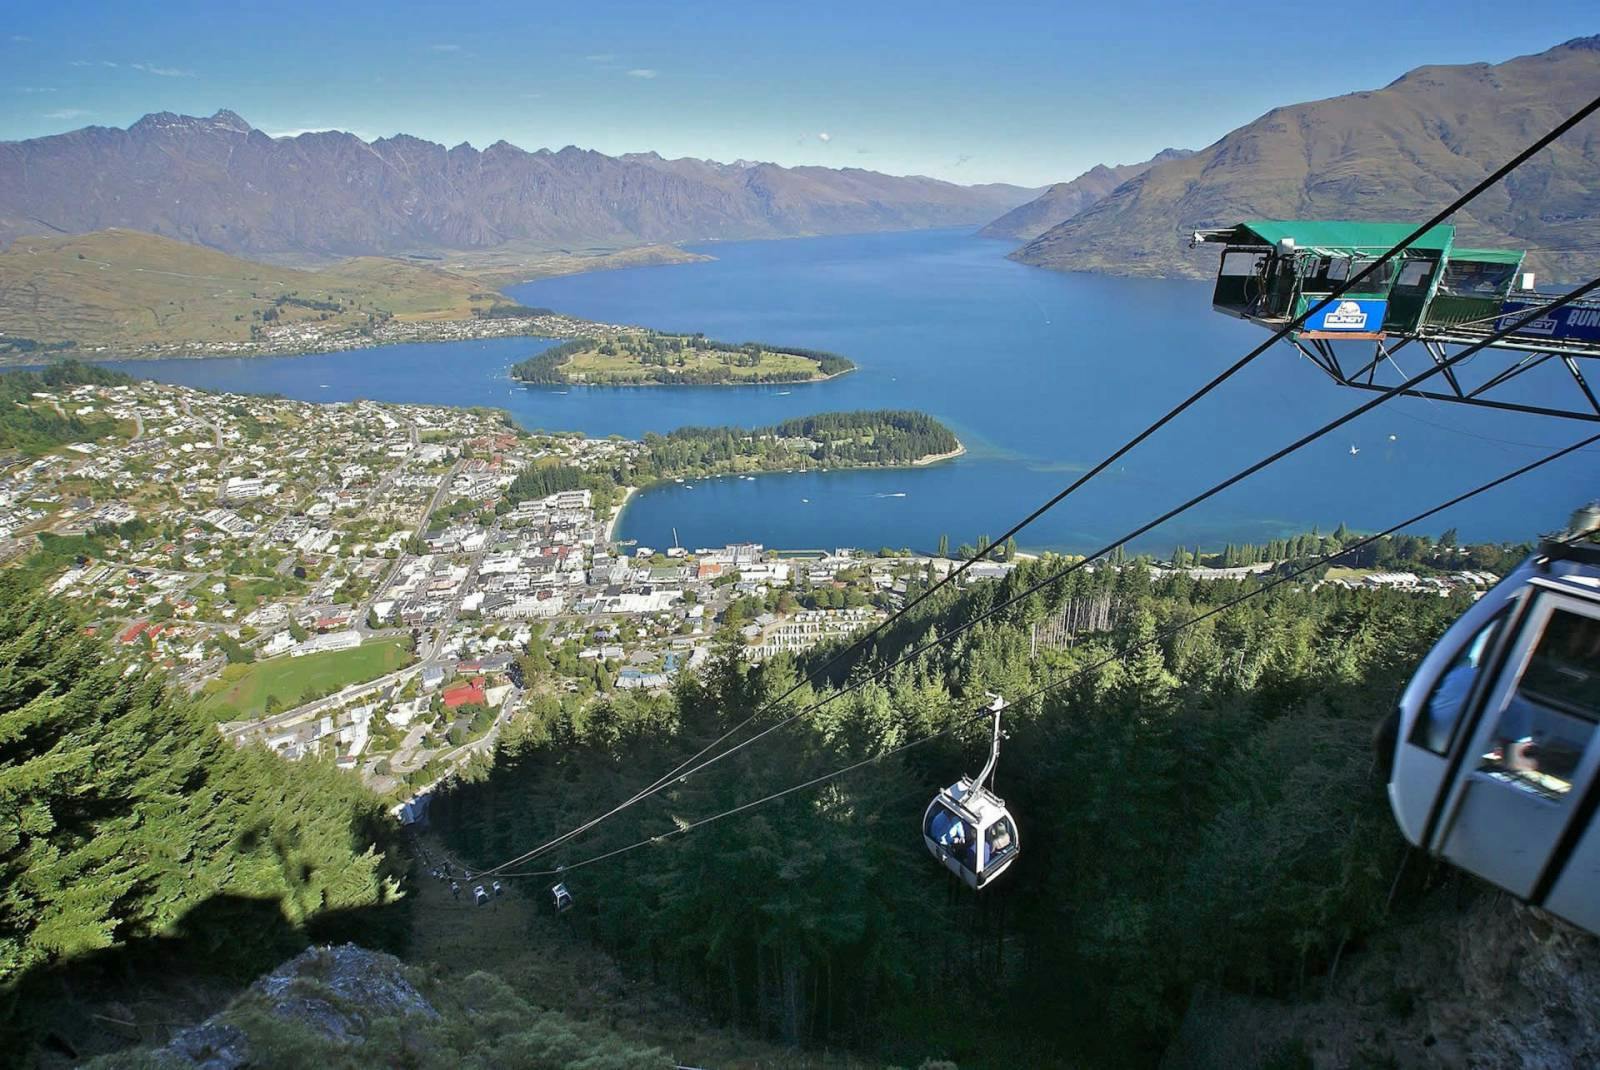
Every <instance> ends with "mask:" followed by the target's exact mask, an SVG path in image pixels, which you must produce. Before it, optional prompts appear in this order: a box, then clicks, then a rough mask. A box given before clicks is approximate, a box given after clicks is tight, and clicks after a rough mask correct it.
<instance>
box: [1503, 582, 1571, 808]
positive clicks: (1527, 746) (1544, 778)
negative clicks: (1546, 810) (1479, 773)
mask: <svg viewBox="0 0 1600 1070" xmlns="http://www.w3.org/2000/svg"><path fill="white" fill-rule="evenodd" d="M1597 718H1600V620H1596V619H1594V618H1592V617H1586V616H1582V615H1580V614H1577V613H1570V612H1567V611H1565V610H1561V609H1557V610H1555V611H1554V612H1552V613H1551V615H1550V619H1549V622H1548V623H1547V624H1546V626H1545V630H1544V634H1543V635H1542V636H1540V637H1539V643H1538V646H1537V647H1536V648H1535V649H1534V651H1533V654H1532V655H1531V656H1530V657H1529V659H1528V664H1527V668H1526V669H1525V670H1524V671H1523V673H1522V678H1521V679H1520V680H1519V681H1518V682H1517V686H1516V688H1515V690H1514V691H1513V692H1512V693H1511V697H1510V699H1509V700H1508V701H1507V703H1506V707H1505V709H1504V710H1503V711H1502V712H1501V715H1500V721H1499V725H1498V727H1497V728H1496V730H1495V733H1494V740H1493V742H1494V746H1493V747H1492V749H1491V750H1490V751H1489V752H1488V753H1487V754H1485V755H1484V757H1483V763H1482V765H1481V766H1480V768H1482V769H1484V770H1485V771H1492V772H1494V773H1495V774H1497V776H1498V777H1499V778H1501V779H1506V780H1511V781H1514V782H1516V783H1518V784H1520V785H1521V786H1524V787H1527V788H1529V789H1531V790H1534V791H1536V792H1538V793H1540V794H1543V795H1546V796H1550V797H1561V796H1565V795H1566V794H1567V793H1568V792H1569V791H1570V790H1571V788H1572V777H1573V774H1574V773H1575V772H1576V771H1577V768H1578V763H1579V762H1580V761H1581V760H1582V758H1583V754H1584V751H1585V750H1586V749H1587V748H1588V746H1589V742H1590V739H1591V738H1592V737H1593V735H1594V729H1595V721H1596V719H1597Z"/></svg>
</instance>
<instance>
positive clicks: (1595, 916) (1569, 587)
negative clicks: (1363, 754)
mask: <svg viewBox="0 0 1600 1070" xmlns="http://www.w3.org/2000/svg"><path fill="white" fill-rule="evenodd" d="M1597 722H1600V545H1596V544H1594V543H1593V542H1587V543H1582V544H1579V545H1568V544H1566V543H1561V542H1546V543H1544V544H1542V545H1541V547H1540V550H1539V552H1538V553H1536V554H1534V555H1533V556H1532V557H1531V558H1529V559H1528V560H1527V561H1526V562H1524V563H1523V564H1522V565H1521V566H1519V567H1518V568H1517V569H1516V570H1515V571H1513V572H1512V573H1511V574H1510V575H1508V576H1507V577H1506V578H1505V579H1504V580H1503V581H1502V582H1501V583H1500V584H1499V585H1498V586H1496V587H1495V588H1493V589H1492V590H1490V591H1489V592H1488V593H1487V594H1485V595H1484V596H1483V597H1482V598H1481V599H1479V600H1478V602H1477V603H1476V604H1475V605H1474V606H1473V607H1472V608H1471V609H1470V610H1468V611H1467V613H1466V614H1465V615H1464V616H1462V618H1461V619H1460V620H1458V621H1457V622H1456V623H1455V624H1454V625H1452V626H1451V628H1450V629H1449V630H1448V631H1447V632H1446V633H1445V635H1444V638H1443V639H1441V640H1440V642H1439V644H1438V645H1437V646H1436V647H1435V648H1434V649H1433V650H1432V652H1430V653H1429V654H1428V656H1427V657H1426V658H1425V659H1424V660H1423V662H1422V665H1421V667H1420V668H1419V669H1418V670H1417V673H1416V675H1415V676H1414V677H1413V678H1412V680H1411V682H1410V684H1409V685H1407V687H1406V689H1405V691H1404V693H1403V694H1402V696H1401V699H1400V706H1399V710H1398V711H1397V714H1396V715H1395V723H1394V727H1395V730H1396V733H1397V735H1396V739H1395V743H1394V748H1395V749H1394V764H1393V767H1392V771H1391V774H1390V779H1389V802H1390V805H1391V806H1392V808H1393V810H1394V816H1395V819H1396V821H1397V822H1398V823H1399V826H1400V830H1401V832H1402V833H1403V834H1404V835H1405V837H1406V839H1407V840H1409V841H1411V843H1413V844H1415V845H1416V846H1418V847H1421V848H1423V849H1424V850H1426V851H1428V852H1429V853H1430V854H1433V855H1435V856H1437V857H1440V858H1443V859H1445V860H1446V861H1449V862H1451V863H1453V864H1455V865H1457V866H1460V867H1461V868H1462V869H1465V870H1468V871H1469V872H1472V873H1475V874H1477V875H1478V876H1480V877H1482V878H1483V879H1485V880H1487V881H1490V882H1492V883H1494V884H1496V885H1498V886H1500V887H1501V888H1504V889H1505V890H1506V891H1508V892H1511V893H1512V894H1514V895H1516V896H1518V897H1520V898H1522V899H1524V900H1526V901H1527V902H1529V903H1532V904H1534V905H1536V906H1541V907H1544V908H1545V909H1547V910H1549V911H1551V912H1552V913H1554V914H1557V915H1559V916H1561V917H1563V918H1565V919H1567V920H1568V921H1571V922H1572V923H1574V924H1576V925H1579V926H1581V927H1583V928H1584V929H1586V930H1588V931H1589V932H1591V933H1597V934H1600V831H1597V830H1596V828H1595V825H1594V816H1595V810H1596V807H1597V805H1600V733H1597V732H1596V723H1597Z"/></svg>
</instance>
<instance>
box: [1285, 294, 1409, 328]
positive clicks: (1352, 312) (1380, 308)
mask: <svg viewBox="0 0 1600 1070" xmlns="http://www.w3.org/2000/svg"><path fill="white" fill-rule="evenodd" d="M1307 300H1310V301H1315V300H1316V299H1315V298H1308V299H1307ZM1388 304H1389V302H1387V301H1382V300H1373V301H1363V300H1348V299H1345V300H1339V301H1334V302H1332V303H1331V304H1329V305H1327V306H1326V307H1324V308H1322V309H1320V310H1319V311H1318V312H1317V313H1316V314H1315V315H1313V316H1312V317H1311V318H1310V319H1308V320H1306V325H1305V329H1306V330H1308V331H1348V332H1352V333H1370V332H1373V331H1377V330H1380V329H1381V328H1382V327H1383V313H1384V310H1385V309H1386V308H1387V307H1388Z"/></svg>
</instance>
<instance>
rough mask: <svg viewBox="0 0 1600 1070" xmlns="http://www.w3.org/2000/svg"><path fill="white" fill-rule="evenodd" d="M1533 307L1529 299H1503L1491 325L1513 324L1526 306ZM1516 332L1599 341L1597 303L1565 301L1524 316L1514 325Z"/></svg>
mask: <svg viewBox="0 0 1600 1070" xmlns="http://www.w3.org/2000/svg"><path fill="white" fill-rule="evenodd" d="M1537 307H1538V305H1537V304H1535V303H1533V302H1530V301H1507V302H1506V303H1505V304H1503V305H1501V306H1500V312H1501V316H1500V320H1499V322H1497V323H1496V324H1495V328H1496V329H1497V330H1504V329H1506V328H1507V327H1512V326H1516V325H1517V324H1518V323H1519V322H1520V321H1521V320H1522V319H1523V318H1524V317H1526V316H1527V314H1528V312H1529V311H1530V310H1532V309H1534V308H1537ZM1517 333H1518V334H1537V335H1541V336H1543V337H1545V338H1577V339H1583V340H1585V341H1589V342H1600V307H1597V306H1595V305H1592V304H1572V305H1567V306H1565V307H1563V308H1558V309H1556V310H1555V311H1554V312H1550V313H1547V314H1545V315H1543V316H1537V317H1535V318H1533V319H1531V320H1528V322H1526V323H1523V324H1522V325H1521V326H1520V327H1517Z"/></svg>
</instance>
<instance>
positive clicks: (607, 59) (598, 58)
mask: <svg viewBox="0 0 1600 1070" xmlns="http://www.w3.org/2000/svg"><path fill="white" fill-rule="evenodd" d="M583 58H584V59H586V60H588V61H589V62H590V63H613V62H615V61H616V58H617V54H616V53H615V52H596V53H595V54H594V55H592V56H584V57H583Z"/></svg>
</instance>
